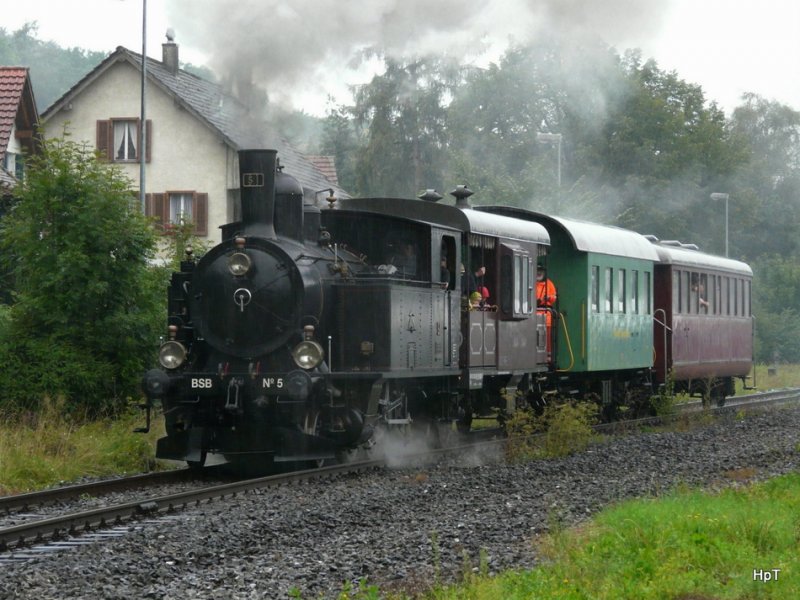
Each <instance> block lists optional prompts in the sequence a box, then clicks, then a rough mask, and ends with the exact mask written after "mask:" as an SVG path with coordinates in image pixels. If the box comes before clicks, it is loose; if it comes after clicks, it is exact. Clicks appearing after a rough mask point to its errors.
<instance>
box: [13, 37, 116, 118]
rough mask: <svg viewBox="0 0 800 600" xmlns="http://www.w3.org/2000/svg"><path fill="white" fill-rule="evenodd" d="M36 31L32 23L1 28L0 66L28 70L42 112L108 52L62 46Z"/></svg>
mask: <svg viewBox="0 0 800 600" xmlns="http://www.w3.org/2000/svg"><path fill="white" fill-rule="evenodd" d="M36 32H37V25H36V23H35V22H33V23H25V24H24V25H23V26H22V27H20V28H19V29H18V30H17V31H14V32H11V33H8V32H7V31H6V30H5V29H3V28H0V65H22V66H27V67H28V68H29V69H30V72H31V83H32V85H33V91H34V96H36V104H37V105H38V107H39V112H40V113H41V112H42V111H43V110H44V109H45V108H47V107H48V106H50V104H52V103H53V102H55V100H57V99H58V98H59V97H60V96H61V95H63V94H64V93H65V92H66V91H67V90H69V89H70V88H71V87H72V86H73V85H75V82H77V81H78V80H79V79H81V78H82V77H83V76H84V75H86V74H87V73H88V72H89V71H91V70H92V69H93V68H95V67H96V66H97V65H98V63H100V61H102V60H103V59H104V58H105V57H106V55H107V53H106V52H93V51H90V50H82V49H80V48H62V47H61V46H59V45H58V44H56V43H55V42H43V41H41V40H38V39H36Z"/></svg>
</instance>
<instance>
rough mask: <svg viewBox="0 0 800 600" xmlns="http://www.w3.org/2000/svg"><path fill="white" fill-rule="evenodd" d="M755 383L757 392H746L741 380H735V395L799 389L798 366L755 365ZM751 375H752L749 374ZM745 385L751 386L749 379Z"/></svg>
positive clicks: (799, 372)
mask: <svg viewBox="0 0 800 600" xmlns="http://www.w3.org/2000/svg"><path fill="white" fill-rule="evenodd" d="M754 374H755V383H756V384H757V385H758V389H757V390H746V389H744V386H743V385H742V382H741V380H738V379H737V380H736V395H737V396H738V395H743V394H752V393H753V392H758V391H766V390H774V389H783V388H794V387H800V365H795V364H780V365H756V366H755V373H754ZM751 375H752V374H751ZM747 385H750V386H752V385H753V377H751V378H750V379H749V380H748V382H747Z"/></svg>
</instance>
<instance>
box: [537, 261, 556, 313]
mask: <svg viewBox="0 0 800 600" xmlns="http://www.w3.org/2000/svg"><path fill="white" fill-rule="evenodd" d="M556 298H557V295H556V286H554V285H553V282H552V281H550V280H549V279H547V277H545V276H544V267H542V266H541V265H539V266H538V267H537V268H536V306H541V307H544V308H553V306H555V303H556Z"/></svg>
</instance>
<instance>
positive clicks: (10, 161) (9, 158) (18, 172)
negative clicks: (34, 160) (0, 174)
mask: <svg viewBox="0 0 800 600" xmlns="http://www.w3.org/2000/svg"><path fill="white" fill-rule="evenodd" d="M3 168H5V170H6V171H8V172H9V173H12V174H13V175H14V177H16V178H17V181H22V178H23V177H24V175H25V157H24V156H23V155H22V154H16V153H15V152H6V154H5V156H4V157H3Z"/></svg>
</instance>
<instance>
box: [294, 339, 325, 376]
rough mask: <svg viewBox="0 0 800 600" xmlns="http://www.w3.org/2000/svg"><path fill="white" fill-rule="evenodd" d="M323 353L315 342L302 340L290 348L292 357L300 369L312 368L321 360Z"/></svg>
mask: <svg viewBox="0 0 800 600" xmlns="http://www.w3.org/2000/svg"><path fill="white" fill-rule="evenodd" d="M324 356H325V353H324V352H323V350H322V346H320V345H319V344H318V343H317V342H314V341H312V340H304V341H302V342H300V343H299V344H297V346H295V347H294V350H292V358H293V359H294V362H295V363H296V364H297V366H298V367H300V368H301V369H313V368H314V367H316V366H317V365H319V363H321V362H322V359H323V357H324Z"/></svg>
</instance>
